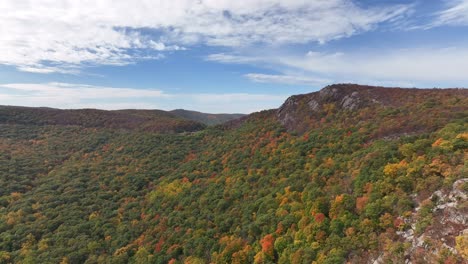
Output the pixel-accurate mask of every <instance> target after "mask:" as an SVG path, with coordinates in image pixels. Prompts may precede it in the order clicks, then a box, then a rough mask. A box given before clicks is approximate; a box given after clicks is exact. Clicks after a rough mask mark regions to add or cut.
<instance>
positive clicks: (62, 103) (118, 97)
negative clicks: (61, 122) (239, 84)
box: [0, 83, 288, 113]
mask: <svg viewBox="0 0 468 264" xmlns="http://www.w3.org/2000/svg"><path fill="white" fill-rule="evenodd" d="M287 97H288V95H268V94H250V93H225V94H216V93H191V94H189V93H181V94H175V93H173V94H171V93H166V92H164V91H162V90H157V89H151V90H150V89H136V88H116V87H102V86H92V85H84V84H69V83H11V84H0V105H19V106H47V107H56V108H66V109H77V108H98V109H108V110H115V109H163V110H172V109H175V108H184V109H193V110H198V111H204V112H209V113H250V112H254V111H259V110H264V109H270V108H276V107H278V106H279V105H280V104H281V103H282V102H283V101H284V100H285V99H286V98H287Z"/></svg>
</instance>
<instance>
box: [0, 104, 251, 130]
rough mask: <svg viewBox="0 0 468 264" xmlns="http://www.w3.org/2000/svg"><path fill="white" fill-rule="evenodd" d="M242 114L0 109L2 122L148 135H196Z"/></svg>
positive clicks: (177, 111)
mask: <svg viewBox="0 0 468 264" xmlns="http://www.w3.org/2000/svg"><path fill="white" fill-rule="evenodd" d="M242 116H244V115H242V114H206V113H200V112H195V111H188V110H182V109H178V110H173V111H163V110H114V111H106V110H98V109H77V110H61V109H54V108H47V107H19V106H0V123H8V124H29V125H76V126H83V127H96V128H97V127H102V128H111V129H127V130H140V131H149V132H162V133H169V132H193V131H198V130H201V129H203V128H204V127H205V126H206V125H216V124H221V123H223V122H226V121H229V120H233V119H236V118H239V117H242Z"/></svg>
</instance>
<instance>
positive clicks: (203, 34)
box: [0, 0, 409, 73]
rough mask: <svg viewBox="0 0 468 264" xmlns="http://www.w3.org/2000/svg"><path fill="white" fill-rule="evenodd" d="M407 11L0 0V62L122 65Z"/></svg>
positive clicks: (303, 36) (212, 0)
mask: <svg viewBox="0 0 468 264" xmlns="http://www.w3.org/2000/svg"><path fill="white" fill-rule="evenodd" d="M408 9H409V7H408V6H404V5H392V6H384V7H376V8H362V7H360V6H358V5H356V4H354V3H353V2H352V1H351V0H249V1H231V0H159V1H152V0H135V1H127V0H80V1H75V0H35V1H29V0H3V1H0V14H1V16H0V24H1V25H2V26H1V27H0V54H2V56H1V57H0V64H6V65H13V66H16V67H19V68H20V69H21V70H23V71H31V72H38V73H50V72H57V71H62V70H61V69H62V68H63V67H70V66H72V67H73V66H83V65H96V64H97V65H125V64H128V63H132V62H134V61H135V60H139V59H145V58H154V56H156V57H157V55H154V54H155V53H158V52H165V51H171V50H181V49H184V46H190V45H192V44H200V43H201V44H206V45H213V46H227V47H239V46H248V45H251V44H254V43H263V44H272V45H283V44H293V43H307V42H311V41H318V42H325V41H329V40H332V39H337V38H342V37H346V36H350V35H353V34H357V33H359V32H363V31H368V30H372V29H373V28H375V27H376V26H377V25H378V24H379V23H381V22H385V21H391V20H394V19H396V18H398V17H400V16H402V15H404V14H405V13H406V12H407V11H408ZM143 29H144V30H143ZM151 31H154V32H152V33H148V32H151Z"/></svg>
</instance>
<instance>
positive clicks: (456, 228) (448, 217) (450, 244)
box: [398, 178, 468, 263]
mask: <svg viewBox="0 0 468 264" xmlns="http://www.w3.org/2000/svg"><path fill="white" fill-rule="evenodd" d="M467 182H468V178H465V179H460V180H458V181H456V182H455V183H454V184H453V187H452V189H451V190H445V191H443V190H438V191H436V192H434V193H433V194H432V196H431V197H430V198H429V200H433V201H436V203H435V206H434V208H433V221H432V224H431V225H430V226H428V227H427V228H426V229H425V230H424V232H422V233H420V234H416V231H415V226H416V222H417V220H416V219H417V213H418V211H419V209H420V208H421V207H420V206H419V207H418V208H416V209H415V212H414V213H413V216H412V217H411V219H410V220H409V222H408V224H410V226H411V228H409V229H408V230H405V231H400V232H398V235H400V236H401V237H402V238H403V240H404V241H406V242H408V243H409V244H410V247H409V249H408V252H407V254H408V260H409V261H408V263H412V261H411V258H412V256H413V255H414V253H415V252H417V251H418V250H419V251H426V252H427V253H428V255H430V254H433V255H437V254H438V253H439V252H432V251H431V250H432V249H431V248H430V246H429V245H430V244H431V243H441V245H442V247H443V248H446V249H448V250H449V251H451V252H452V253H454V254H458V253H459V252H457V249H456V241H455V238H456V237H457V236H461V235H464V234H467V233H468V205H467V198H468V194H467V193H466V191H465V190H463V187H462V186H463V184H465V183H467Z"/></svg>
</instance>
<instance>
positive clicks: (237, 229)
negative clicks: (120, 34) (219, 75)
mask: <svg viewBox="0 0 468 264" xmlns="http://www.w3.org/2000/svg"><path fill="white" fill-rule="evenodd" d="M350 87H351V86H350ZM353 87H354V86H353ZM358 88H359V87H358ZM358 88H356V87H354V88H349V90H347V86H346V85H344V86H338V87H337V90H334V92H335V94H337V93H338V94H339V93H343V94H341V95H339V96H338V97H340V96H341V97H340V98H348V97H346V95H349V93H350V91H356V89H358ZM328 89H330V88H328ZM353 89H354V90H353ZM359 89H361V88H359ZM359 89H358V91H360V92H359V93H360V94H364V93H363V92H361V90H359ZM365 89H366V90H365V91H366V92H365V93H366V94H367V95H366V97H359V96H360V95H356V94H354V95H353V96H354V97H356V98H358V97H359V102H361V103H360V104H359V105H357V104H355V105H356V107H347V106H349V104H346V105H345V104H344V103H343V102H344V101H341V99H340V100H338V99H337V98H338V97H337V96H331V97H330V96H329V97H323V96H322V97H319V93H314V94H312V95H304V96H299V97H294V98H293V100H295V101H294V103H293V104H294V107H292V108H293V110H291V109H292V108H291V103H289V106H288V101H289V102H291V100H288V101H287V102H286V103H285V105H283V107H282V108H280V109H279V110H269V111H263V112H259V113H255V114H252V115H249V116H247V117H243V118H242V119H240V120H237V121H232V122H230V123H228V124H226V125H222V126H215V127H205V126H202V125H200V127H199V128H198V127H197V126H195V127H197V129H194V130H191V129H190V130H189V131H188V132H187V131H185V132H182V133H165V131H156V132H155V131H154V130H151V129H149V130H148V129H142V130H139V129H137V130H135V129H130V130H129V129H122V127H119V129H115V128H114V127H113V126H105V127H103V126H87V125H80V122H76V123H73V124H60V123H54V124H53V123H41V122H40V120H41V118H43V117H41V116H39V117H38V116H36V115H35V111H29V112H27V113H26V114H24V112H21V113H23V116H21V118H18V117H15V115H18V114H17V113H9V115H8V116H9V117H8V118H9V119H8V120H6V118H5V116H6V115H5V112H1V115H0V120H1V121H2V124H1V125H0V168H1V169H0V186H1V188H0V263H24V264H26V263H170V264H176V263H193V264H198V263H308V264H309V263H345V262H346V261H349V262H351V263H366V262H367V261H372V260H375V259H377V258H380V259H381V261H382V263H404V262H405V259H411V261H412V262H413V263H463V261H464V259H465V260H466V259H467V258H468V250H467V248H468V236H467V235H463V234H461V233H457V234H450V235H448V236H447V237H446V241H445V243H446V244H447V245H449V246H451V247H453V248H454V249H455V250H449V249H448V248H447V247H445V246H443V245H442V241H440V240H436V239H431V237H430V236H427V237H426V240H427V241H426V240H425V244H424V245H423V246H421V247H420V248H418V249H414V250H413V249H411V243H409V242H408V241H405V240H404V239H403V238H402V236H401V235H400V234H401V233H400V232H404V231H405V230H408V229H411V228H413V229H414V232H415V234H416V235H418V234H423V233H424V232H426V231H427V230H429V229H430V228H431V226H433V225H434V224H435V220H436V219H437V217H436V215H435V214H436V210H434V208H435V206H436V205H437V203H438V201H437V197H435V196H433V195H432V194H433V193H434V192H435V191H437V190H448V189H451V188H452V185H453V183H454V182H455V181H457V180H459V179H462V178H467V169H468V107H467V106H468V91H467V90H462V89H459V90H455V89H454V90H421V91H416V90H409V91H407V90H401V89H389V88H388V90H384V91H385V92H386V93H389V94H391V96H389V95H385V96H383V97H382V98H386V100H389V101H388V102H385V101H384V100H383V99H382V100H380V101H379V100H378V99H379V96H380V95H379V94H378V91H380V90H381V89H384V88H372V87H367V88H365ZM322 91H324V90H322ZM325 91H327V90H325ZM362 91H364V90H362ZM402 94H403V96H402ZM408 94H412V95H413V96H411V97H409V96H408ZM372 96H376V98H377V99H375V100H370V99H371V97H372ZM311 98H314V100H316V101H317V100H319V102H318V103H317V104H311V103H307V101H304V100H310V99H311ZM320 98H322V99H321V100H322V101H320ZM393 98H400V99H398V100H397V99H393ZM368 99H369V100H368ZM392 100H397V101H398V102H395V103H392V102H393V101H392ZM285 109H286V110H285ZM280 110H281V111H280ZM3 111H6V110H3ZM285 111H289V113H288V114H289V115H287V120H286V119H285V116H286V115H285V114H284V112H285ZM133 115H136V114H133ZM87 116H88V115H85V116H84V118H85V119H86V117H87ZM291 118H292V119H291ZM15 120H25V121H24V122H18V121H15ZM30 120H32V121H30ZM67 120H70V119H67ZM285 120H286V121H287V122H286V121H285ZM291 120H294V122H292V121H291ZM94 121H95V118H93V119H92V120H85V121H83V122H85V123H86V122H94ZM161 122H164V121H161ZM132 124H133V123H132ZM160 125H162V123H161V124H160ZM170 130H171V132H173V131H178V130H177V129H170ZM182 131H184V130H182ZM460 188H461V191H463V192H465V193H466V192H467V191H468V183H464V184H462V186H461V187H460ZM416 208H418V210H416ZM467 208H468V203H467V201H461V202H460V205H459V208H458V209H459V210H460V211H465V212H466V210H467ZM410 218H411V219H410ZM411 221H413V222H414V223H416V224H415V225H414V226H411V224H409V223H410V222H411ZM461 228H462V229H463V228H468V227H467V226H464V227H463V226H462V227H461ZM411 250H413V251H411Z"/></svg>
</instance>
